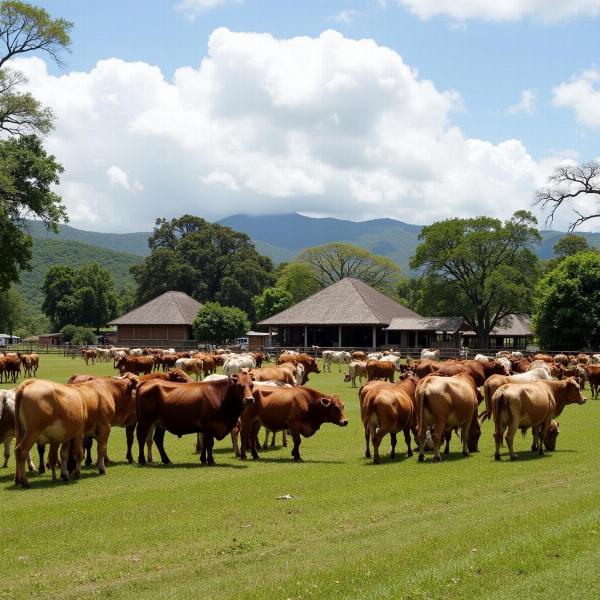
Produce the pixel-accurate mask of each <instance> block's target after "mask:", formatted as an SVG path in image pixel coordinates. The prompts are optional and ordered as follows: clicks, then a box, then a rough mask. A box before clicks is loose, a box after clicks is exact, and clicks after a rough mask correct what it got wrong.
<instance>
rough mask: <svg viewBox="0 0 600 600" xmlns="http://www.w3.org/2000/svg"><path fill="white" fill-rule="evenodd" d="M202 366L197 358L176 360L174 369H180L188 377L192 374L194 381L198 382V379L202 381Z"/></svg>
mask: <svg viewBox="0 0 600 600" xmlns="http://www.w3.org/2000/svg"><path fill="white" fill-rule="evenodd" d="M203 366H204V363H203V362H202V360H201V359H199V358H178V359H177V360H176V361H175V368H176V369H180V370H182V371H183V372H184V373H187V374H188V375H190V374H192V373H193V374H194V375H196V381H198V379H202V367H203Z"/></svg>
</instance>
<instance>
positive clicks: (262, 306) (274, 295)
mask: <svg viewBox="0 0 600 600" xmlns="http://www.w3.org/2000/svg"><path fill="white" fill-rule="evenodd" d="M253 302H254V309H255V311H256V320H257V321H262V320H263V319H268V318H269V317H272V316H273V315H276V314H277V313H280V312H281V311H282V310H285V309H286V308H289V307H290V306H292V304H294V299H293V298H292V295H291V294H290V293H289V292H288V291H287V290H284V289H283V288H280V287H268V288H265V290H264V291H263V293H262V294H260V295H258V296H255V297H254V301H253Z"/></svg>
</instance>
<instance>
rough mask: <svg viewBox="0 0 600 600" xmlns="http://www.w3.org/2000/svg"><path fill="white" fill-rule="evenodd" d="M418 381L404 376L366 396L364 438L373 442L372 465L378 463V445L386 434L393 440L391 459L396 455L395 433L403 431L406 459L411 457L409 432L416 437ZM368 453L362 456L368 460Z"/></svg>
mask: <svg viewBox="0 0 600 600" xmlns="http://www.w3.org/2000/svg"><path fill="white" fill-rule="evenodd" d="M416 387H417V378H416V377H414V376H408V377H405V378H404V379H403V380H402V381H400V382H399V383H397V384H395V385H391V386H381V387H374V388H373V390H372V392H371V393H370V394H367V396H366V398H365V401H364V404H363V406H362V410H361V413H362V418H363V425H364V427H365V439H366V437H367V436H368V435H370V437H371V441H372V443H373V462H374V463H375V464H377V463H379V446H380V444H381V442H382V440H383V438H384V437H385V436H386V435H387V434H388V433H389V434H390V437H391V441H392V451H391V454H390V458H392V459H393V458H395V456H396V434H397V433H399V432H400V431H402V432H403V433H404V441H405V442H406V448H407V453H408V456H412V454H413V451H412V448H411V438H410V434H411V430H412V431H413V433H415V434H416V430H417V427H416V426H417V418H416V406H415V388H416ZM369 455H370V452H369V450H368V441H367V450H366V452H365V456H366V457H367V458H369Z"/></svg>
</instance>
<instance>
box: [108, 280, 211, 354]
mask: <svg viewBox="0 0 600 600" xmlns="http://www.w3.org/2000/svg"><path fill="white" fill-rule="evenodd" d="M201 306H202V304H200V302H198V301H197V300H194V298H192V297H191V296H188V295H187V294H186V293H184V292H174V291H171V292H165V293H164V294H162V295H160V296H158V297H157V298H154V299H153V300H150V302H147V303H146V304H143V305H142V306H138V308H134V309H133V310H132V311H130V312H128V313H126V314H124V315H123V316H122V317H119V318H118V319H115V320H114V321H111V322H110V323H109V325H115V326H116V327H117V342H116V343H117V344H118V345H119V346H155V347H165V346H166V347H174V348H183V347H184V346H189V345H190V344H189V343H188V344H186V343H185V342H189V341H190V340H193V339H194V335H193V332H192V323H193V322H194V319H195V318H196V315H197V314H198V310H199V309H200V308H201Z"/></svg>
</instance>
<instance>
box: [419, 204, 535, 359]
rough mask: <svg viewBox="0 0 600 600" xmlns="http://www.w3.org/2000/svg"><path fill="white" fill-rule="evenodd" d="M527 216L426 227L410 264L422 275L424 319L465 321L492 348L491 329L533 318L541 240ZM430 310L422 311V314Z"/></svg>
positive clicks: (454, 221)
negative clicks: (512, 318) (511, 319)
mask: <svg viewBox="0 0 600 600" xmlns="http://www.w3.org/2000/svg"><path fill="white" fill-rule="evenodd" d="M536 223H537V221H536V219H535V217H533V215H531V214H530V213H528V212H526V211H518V212H516V213H515V214H514V215H513V216H512V218H510V219H509V220H507V221H505V222H504V223H502V222H501V221H500V220H499V219H493V218H491V217H476V218H473V219H450V220H447V221H440V222H438V223H434V224H433V225H429V226H427V227H423V229H422V231H421V233H420V235H419V239H421V240H423V242H422V243H421V244H420V245H419V246H418V247H417V250H416V253H415V256H413V258H412V259H411V268H413V269H419V270H421V271H422V274H423V276H424V278H423V287H422V297H421V299H420V304H421V308H422V311H423V312H424V313H425V314H430V315H432V316H433V315H440V314H445V316H454V315H456V316H461V317H463V318H464V319H465V321H466V322H467V323H468V324H469V326H470V327H471V328H472V329H473V330H474V331H475V332H476V333H477V337H478V345H479V347H481V348H487V347H488V346H489V335H490V333H491V332H492V330H493V329H494V328H495V327H496V326H497V325H499V324H501V322H502V320H503V319H505V318H506V317H507V316H508V315H510V314H512V313H529V312H530V311H531V303H532V289H533V286H534V284H535V282H536V281H537V278H538V259H537V257H536V256H535V254H534V253H533V252H532V247H533V245H534V244H536V243H537V242H539V240H540V239H541V238H540V235H539V233H538V231H537V228H536V227H535V225H536ZM424 308H425V309H426V310H423V309H424Z"/></svg>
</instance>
